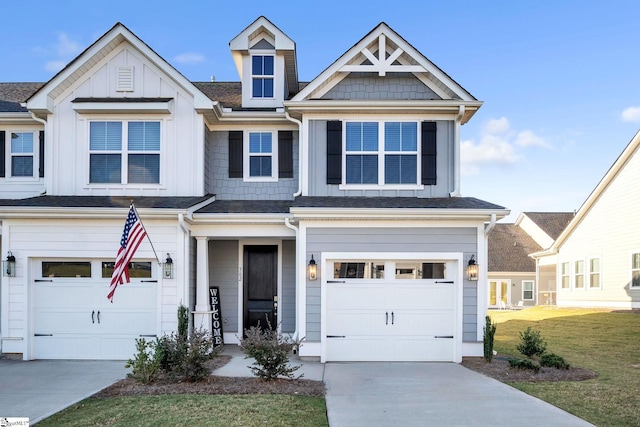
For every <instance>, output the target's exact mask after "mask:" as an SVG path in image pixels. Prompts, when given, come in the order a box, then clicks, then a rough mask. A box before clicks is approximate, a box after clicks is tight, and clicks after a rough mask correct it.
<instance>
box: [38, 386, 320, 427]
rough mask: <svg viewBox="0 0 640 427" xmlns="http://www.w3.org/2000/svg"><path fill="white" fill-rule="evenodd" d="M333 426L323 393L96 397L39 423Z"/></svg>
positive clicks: (74, 426) (75, 425)
mask: <svg viewBox="0 0 640 427" xmlns="http://www.w3.org/2000/svg"><path fill="white" fill-rule="evenodd" d="M257 425H265V426H266V425H268V426H313V427H315V426H328V425H329V424H328V422H327V414H326V406H325V402H324V398H322V397H306V396H286V395H193V394H177V395H159V396H122V397H110V398H96V397H92V398H89V399H85V400H83V401H82V402H80V403H78V404H76V405H73V406H71V407H69V408H67V409H65V410H64V411H61V412H59V413H57V414H55V415H53V416H51V417H49V418H47V419H46V420H44V421H41V422H40V423H38V426H42V427H47V426H56V427H57V426H65V427H80V426H114V427H117V426H127V427H129V426H193V427H196V426H202V427H210V426H224V427H227V426H257Z"/></svg>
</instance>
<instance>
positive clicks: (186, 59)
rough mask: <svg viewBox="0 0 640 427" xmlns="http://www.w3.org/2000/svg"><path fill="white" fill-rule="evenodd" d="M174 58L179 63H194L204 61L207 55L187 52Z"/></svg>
mask: <svg viewBox="0 0 640 427" xmlns="http://www.w3.org/2000/svg"><path fill="white" fill-rule="evenodd" d="M173 60H174V61H175V62H177V63H178V64H186V65H193V64H200V63H201V62H204V60H205V57H204V55H202V54H199V53H195V52H185V53H181V54H180V55H178V56H176V57H174V58H173Z"/></svg>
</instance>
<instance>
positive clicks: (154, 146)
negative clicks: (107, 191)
mask: <svg viewBox="0 0 640 427" xmlns="http://www.w3.org/2000/svg"><path fill="white" fill-rule="evenodd" d="M89 169H90V170H89V182H90V183H92V184H159V183H160V122H156V121H149V122H145V121H122V122H120V121H94V122H90V125H89ZM123 172H124V173H123Z"/></svg>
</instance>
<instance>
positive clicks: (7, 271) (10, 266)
mask: <svg viewBox="0 0 640 427" xmlns="http://www.w3.org/2000/svg"><path fill="white" fill-rule="evenodd" d="M2 264H3V266H2V267H3V269H2V270H3V271H4V276H7V277H15V276H16V257H15V256H13V254H12V253H11V251H9V252H7V259H6V260H5V261H2Z"/></svg>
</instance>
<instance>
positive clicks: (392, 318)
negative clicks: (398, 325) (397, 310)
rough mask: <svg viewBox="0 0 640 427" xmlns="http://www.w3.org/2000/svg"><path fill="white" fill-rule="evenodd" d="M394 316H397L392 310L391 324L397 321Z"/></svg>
mask: <svg viewBox="0 0 640 427" xmlns="http://www.w3.org/2000/svg"><path fill="white" fill-rule="evenodd" d="M394 318H395V316H394V314H393V311H392V312H391V324H392V325H393V324H394V323H395V321H394Z"/></svg>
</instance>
